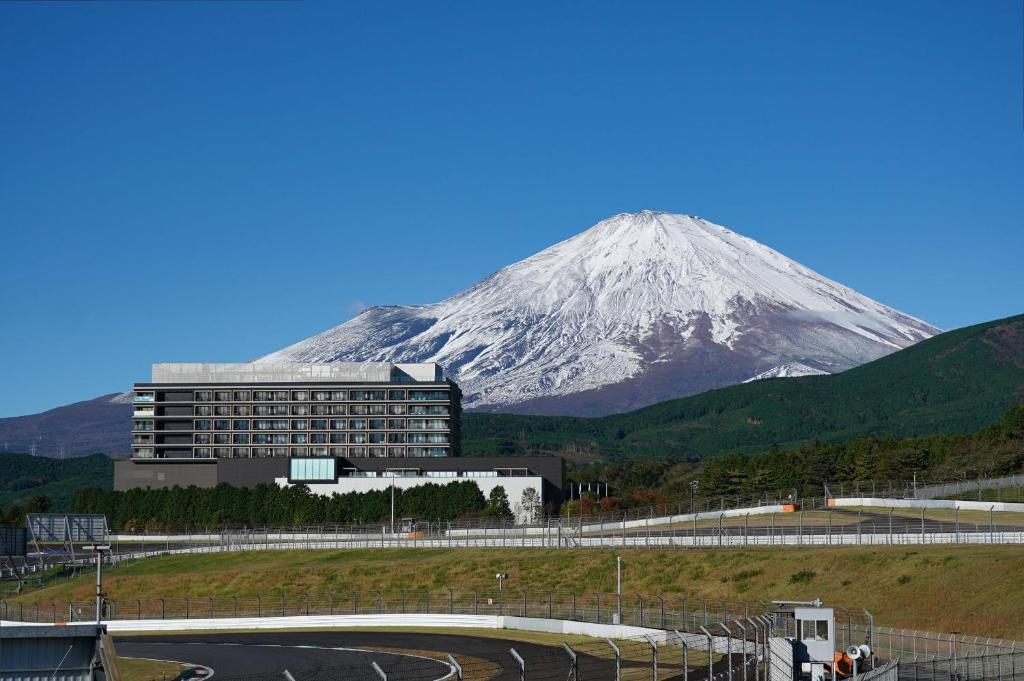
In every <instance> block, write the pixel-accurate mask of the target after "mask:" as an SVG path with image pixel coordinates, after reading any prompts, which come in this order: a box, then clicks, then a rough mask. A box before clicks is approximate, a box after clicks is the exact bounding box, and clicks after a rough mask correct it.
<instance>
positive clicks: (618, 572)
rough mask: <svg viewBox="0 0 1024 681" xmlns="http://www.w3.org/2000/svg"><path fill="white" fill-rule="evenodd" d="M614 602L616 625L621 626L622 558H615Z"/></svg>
mask: <svg viewBox="0 0 1024 681" xmlns="http://www.w3.org/2000/svg"><path fill="white" fill-rule="evenodd" d="M615 601H616V604H617V608H616V610H617V611H618V618H619V621H618V622H616V624H622V556H615Z"/></svg>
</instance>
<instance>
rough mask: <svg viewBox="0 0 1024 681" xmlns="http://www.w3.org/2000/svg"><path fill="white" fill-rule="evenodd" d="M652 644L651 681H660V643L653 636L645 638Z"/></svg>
mask: <svg viewBox="0 0 1024 681" xmlns="http://www.w3.org/2000/svg"><path fill="white" fill-rule="evenodd" d="M644 638H646V639H647V642H648V643H650V644H651V681H658V642H657V641H655V640H654V638H653V637H651V636H645V637H644Z"/></svg>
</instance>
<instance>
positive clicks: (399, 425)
mask: <svg viewBox="0 0 1024 681" xmlns="http://www.w3.org/2000/svg"><path fill="white" fill-rule="evenodd" d="M388 429H389V430H405V419H388Z"/></svg>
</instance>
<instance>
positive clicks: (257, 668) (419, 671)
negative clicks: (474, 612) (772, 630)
mask: <svg viewBox="0 0 1024 681" xmlns="http://www.w3.org/2000/svg"><path fill="white" fill-rule="evenodd" d="M116 643H117V651H118V654H119V655H122V656H125V657H149V658H155V659H170V660H176V661H179V662H189V663H192V664H200V665H203V666H206V667H210V668H211V669H213V671H214V674H215V676H216V677H217V678H218V680H221V679H223V680H226V679H229V678H237V677H260V678H261V679H266V680H267V681H273V679H275V678H280V679H281V681H284V675H283V672H284V670H285V669H287V670H288V671H289V672H290V673H292V675H293V676H295V677H296V678H297V679H299V681H304V680H305V679H310V680H311V681H328V680H331V681H333V680H335V679H343V678H344V679H348V678H360V679H361V678H367V679H371V678H376V677H375V676H374V675H371V674H368V673H367V672H370V661H376V662H377V664H378V665H380V667H381V668H382V669H383V670H384V671H385V672H386V673H387V674H388V675H389V676H390V677H391V678H397V679H403V680H404V679H410V680H411V679H423V680H427V679H439V678H441V677H443V676H445V675H447V674H448V672H449V668H448V666H447V665H443V664H441V663H439V662H437V661H427V660H424V659H422V658H416V657H407V656H402V655H395V654H392V655H386V654H382V653H374V652H365V649H369V648H378V647H380V648H388V649H398V650H401V651H402V652H405V653H411V654H415V653H416V652H417V651H422V652H424V653H427V652H431V653H437V652H442V653H451V654H453V655H455V656H456V658H457V659H460V660H463V661H464V662H465V666H466V670H465V671H466V678H467V679H484V678H489V679H494V681H514V680H518V679H519V667H518V665H517V663H516V662H515V661H514V660H513V658H512V655H511V653H510V652H509V648H511V647H514V648H515V649H516V652H518V653H519V654H520V655H521V656H522V657H523V659H524V660H525V661H526V668H527V670H528V672H529V673H528V675H527V678H529V679H531V680H543V679H548V678H550V679H557V681H564V679H565V678H566V676H567V674H568V671H569V658H568V656H567V654H566V653H565V651H564V650H562V649H561V648H559V647H557V646H546V645H538V644H533V643H522V642H519V641H508V640H502V639H492V638H476V637H473V636H465V635H459V634H429V633H409V632H398V631H396V632H368V631H324V632H265V633H251V634H195V635H191V634H190V635H176V636H164V635H160V636H142V637H120V636H119V637H117V641H116ZM338 648H343V649H347V650H338ZM467 658H475V659H476V660H478V662H474V661H472V660H469V661H467ZM734 658H735V664H737V665H739V661H740V659H741V658H740V656H739V655H734ZM630 667H638V668H643V669H649V668H650V667H649V666H648V663H646V662H639V661H634V662H624V663H623V669H624V671H625V670H626V669H628V668H630ZM661 668H662V670H665V671H672V670H673V665H672V664H671V663H670V662H669V661H668V660H665V661H663V663H662V664H661ZM725 668H726V661H725V660H721V661H720V662H719V663H716V665H715V669H716V673H717V671H719V669H725ZM674 670H678V671H679V674H677V675H676V676H674V677H672V678H679V679H681V678H682V674H681V670H679V666H678V661H676V663H675V665H674ZM580 672H581V676H582V677H583V678H597V679H601V678H609V679H610V678H613V677H614V670H613V665H612V662H611V661H610V660H607V659H599V658H596V657H592V656H588V655H582V654H581V655H580ZM705 676H706V670H705V669H703V668H699V669H694V670H693V671H691V673H690V674H689V678H690V679H693V680H694V681H697V680H698V679H701V678H704V677H705Z"/></svg>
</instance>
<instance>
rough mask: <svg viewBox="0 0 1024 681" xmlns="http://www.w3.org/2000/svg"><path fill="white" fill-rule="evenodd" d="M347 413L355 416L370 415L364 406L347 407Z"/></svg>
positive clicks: (366, 406) (367, 406)
mask: <svg viewBox="0 0 1024 681" xmlns="http://www.w3.org/2000/svg"><path fill="white" fill-rule="evenodd" d="M348 413H350V414H355V415H356V416H366V415H367V414H369V413H370V408H369V405H366V404H353V405H352V406H351V407H349V410H348Z"/></svg>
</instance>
